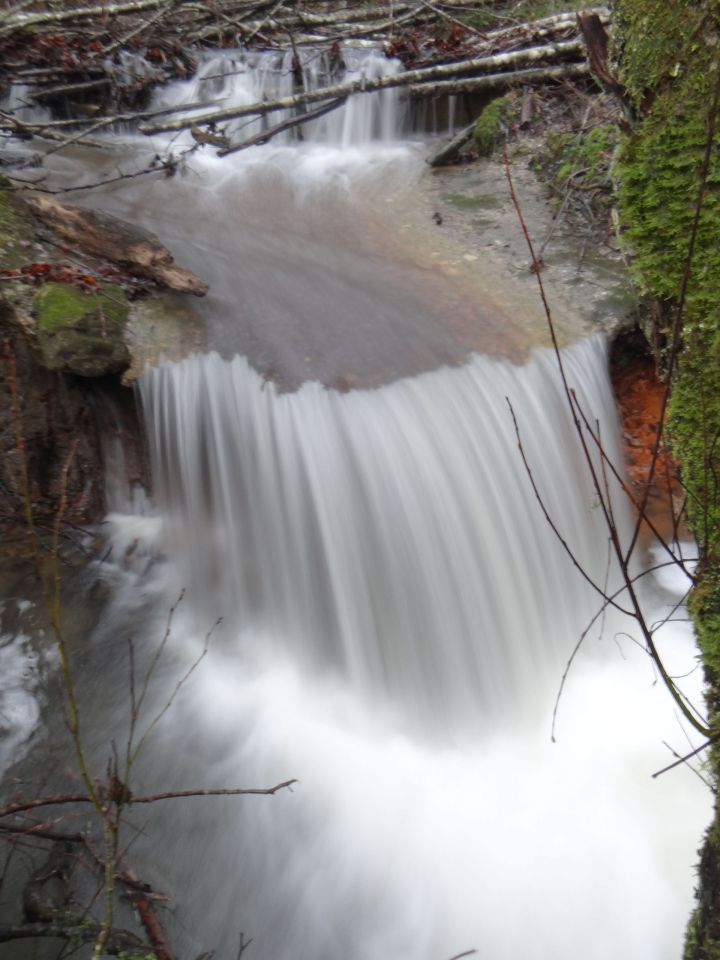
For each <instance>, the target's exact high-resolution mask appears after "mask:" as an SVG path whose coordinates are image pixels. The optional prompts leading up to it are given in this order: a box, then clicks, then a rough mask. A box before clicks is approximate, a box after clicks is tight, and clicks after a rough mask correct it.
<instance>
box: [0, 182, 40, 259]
mask: <svg viewBox="0 0 720 960" xmlns="http://www.w3.org/2000/svg"><path fill="white" fill-rule="evenodd" d="M34 237H35V225H34V222H33V219H32V216H31V215H30V212H29V210H28V209H27V207H26V205H25V203H24V202H23V201H22V200H21V199H20V197H19V196H18V195H17V194H16V193H14V192H13V190H12V187H11V186H10V182H9V181H8V180H7V179H6V178H5V177H0V270H15V269H17V268H18V267H21V266H22V265H23V264H24V263H27V262H28V260H29V259H31V257H30V256H29V255H28V247H29V246H30V244H31V243H32V241H33V239H34Z"/></svg>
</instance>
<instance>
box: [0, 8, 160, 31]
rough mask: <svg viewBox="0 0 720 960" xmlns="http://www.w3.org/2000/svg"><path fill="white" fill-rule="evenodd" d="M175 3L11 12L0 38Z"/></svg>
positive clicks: (0, 29) (2, 28) (1, 29)
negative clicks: (32, 29)
mask: <svg viewBox="0 0 720 960" xmlns="http://www.w3.org/2000/svg"><path fill="white" fill-rule="evenodd" d="M175 3H176V0H128V2H127V3H104V4H102V5H101V6H99V7H70V8H69V9H65V10H50V11H44V12H42V13H24V12H20V13H16V14H14V15H13V13H12V12H11V13H10V16H9V18H8V20H7V21H6V23H5V24H4V25H3V26H2V27H0V36H3V35H5V34H8V33H12V32H13V31H14V30H21V29H24V28H26V27H37V26H44V25H45V24H58V23H65V22H68V21H70V22H73V21H75V20H88V19H90V20H92V19H93V18H95V17H97V18H98V19H100V18H101V17H115V16H120V15H123V14H130V13H140V12H141V11H143V10H152V9H155V8H157V7H165V6H173V5H174V4H175Z"/></svg>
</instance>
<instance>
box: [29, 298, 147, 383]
mask: <svg viewBox="0 0 720 960" xmlns="http://www.w3.org/2000/svg"><path fill="white" fill-rule="evenodd" d="M33 313H34V316H35V336H36V343H37V347H38V353H39V360H40V363H41V364H42V366H44V367H46V368H47V369H48V370H58V371H61V372H63V373H74V374H77V375H78V376H81V377H103V376H106V375H108V374H112V373H118V372H120V371H121V370H124V369H126V367H127V366H128V365H129V363H130V354H129V352H128V348H127V346H126V344H125V339H124V334H125V325H126V323H127V319H128V315H129V304H128V301H127V298H126V296H125V294H124V292H123V290H122V289H121V288H120V287H118V286H114V285H113V284H103V285H102V287H101V290H100V292H99V293H97V294H94V293H90V294H88V293H84V292H83V291H82V290H79V289H78V288H76V287H73V286H72V285H71V284H67V283H46V284H44V285H43V286H42V287H39V288H38V290H37V291H36V293H35V296H34V299H33Z"/></svg>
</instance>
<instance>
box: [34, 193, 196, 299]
mask: <svg viewBox="0 0 720 960" xmlns="http://www.w3.org/2000/svg"><path fill="white" fill-rule="evenodd" d="M29 204H30V207H31V208H32V211H33V213H34V214H35V216H37V217H38V218H39V219H40V220H42V221H43V223H45V224H47V225H48V226H49V227H52V229H53V230H54V231H55V232H56V233H57V234H58V235H59V236H61V237H62V238H63V239H64V240H67V241H69V242H70V243H72V244H73V245H74V246H77V247H79V248H80V249H82V250H84V251H85V252H86V253H90V254H92V255H93V256H96V257H99V258H101V259H102V260H110V261H111V262H112V263H117V264H119V265H120V266H122V267H124V268H125V269H126V270H128V271H129V272H130V273H133V274H136V275H139V276H141V277H148V278H149V279H151V280H154V281H155V282H156V283H159V284H161V285H162V286H165V287H169V288H170V289H171V290H177V291H179V292H181V293H193V294H195V296H198V297H202V296H204V295H205V294H206V293H207V291H208V285H207V284H206V283H205V281H204V280H201V279H200V277H198V276H196V275H195V274H194V273H192V272H191V271H190V270H186V269H185V268H184V267H180V266H178V265H177V264H176V263H175V261H174V260H173V257H172V254H171V253H170V251H169V250H168V249H167V247H164V246H163V245H162V244H161V243H160V241H159V240H158V238H157V237H156V236H155V235H154V234H152V233H150V232H149V231H146V230H141V229H140V228H139V227H135V226H132V225H131V224H129V223H125V221H123V220H119V219H117V218H116V217H112V216H110V215H109V214H107V213H103V212H102V211H101V210H83V209H81V208H80V207H75V206H71V205H70V204H65V203H60V201H59V200H56V199H54V198H53V197H49V196H43V197H34V198H32V199H31V200H30V201H29Z"/></svg>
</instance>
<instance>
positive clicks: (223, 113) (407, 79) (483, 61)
mask: <svg viewBox="0 0 720 960" xmlns="http://www.w3.org/2000/svg"><path fill="white" fill-rule="evenodd" d="M583 49H584V48H583V43H582V41H581V40H568V41H564V42H561V43H550V44H544V45H542V46H540V47H531V48H529V49H526V50H515V51H513V52H511V53H500V54H496V55H494V56H490V57H481V58H480V59H474V60H462V61H460V62H458V63H450V64H443V65H441V66H435V67H425V68H423V69H422V70H408V71H406V72H405V73H397V74H393V75H391V76H384V77H373V78H370V79H368V78H362V79H359V80H351V81H349V82H347V83H340V84H335V85H334V86H330V87H321V88H319V89H317V90H309V91H307V92H306V93H297V94H293V95H292V96H288V97H281V98H279V99H277V100H269V101H264V102H259V103H251V104H248V105H245V106H237V107H228V108H226V109H224V110H214V111H212V112H210V113H205V114H201V115H200V116H195V117H193V118H192V119H188V118H187V117H179V118H178V119H176V120H165V121H161V122H160V123H143V124H140V128H139V129H140V131H141V132H142V133H144V134H146V135H148V136H150V135H152V134H154V133H163V132H170V131H172V132H175V131H178V130H186V129H188V128H189V127H191V126H203V125H205V124H209V123H223V122H225V121H226V120H236V119H238V118H240V117H247V116H251V115H263V114H266V113H272V112H274V111H277V110H289V109H292V108H293V107H299V106H302V105H303V104H306V103H318V102H319V101H321V100H335V99H338V98H341V97H348V96H350V95H351V94H353V93H373V92H374V91H376V90H388V89H391V88H393V87H403V86H410V85H411V84H421V83H425V82H426V81H429V80H435V79H444V78H446V77H448V78H450V77H461V76H463V75H467V74H475V73H484V72H486V71H487V72H490V71H492V70H494V69H497V68H504V67H507V68H508V69H513V68H514V67H516V66H520V65H523V64H529V63H536V62H538V61H541V60H558V59H562V58H564V57H573V56H578V55H579V54H581V53H582V51H583Z"/></svg>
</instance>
